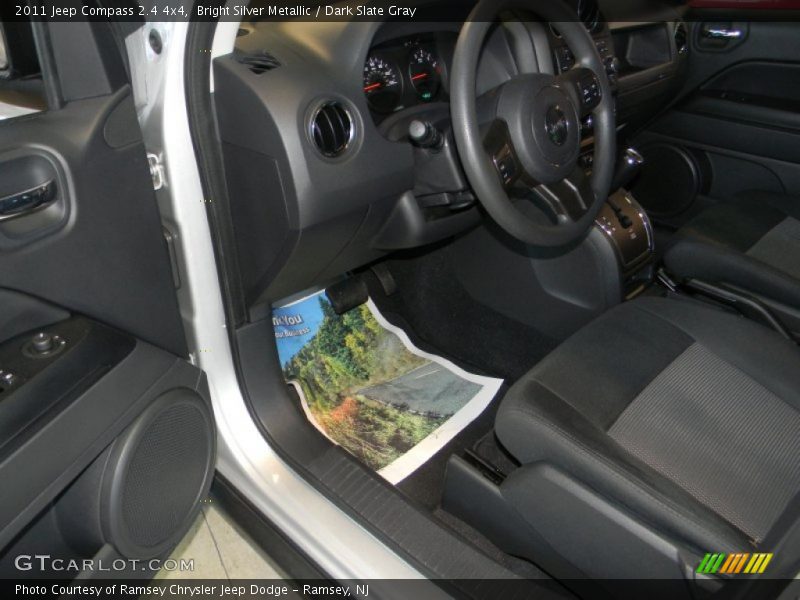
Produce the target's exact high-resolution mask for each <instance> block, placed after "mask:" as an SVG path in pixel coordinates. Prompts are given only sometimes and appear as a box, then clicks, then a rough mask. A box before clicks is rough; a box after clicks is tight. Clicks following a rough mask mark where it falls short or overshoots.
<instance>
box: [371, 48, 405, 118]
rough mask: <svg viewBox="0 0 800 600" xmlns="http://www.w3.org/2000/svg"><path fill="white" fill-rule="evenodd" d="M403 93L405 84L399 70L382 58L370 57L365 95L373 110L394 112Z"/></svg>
mask: <svg viewBox="0 0 800 600" xmlns="http://www.w3.org/2000/svg"><path fill="white" fill-rule="evenodd" d="M402 92H403V84H402V82H401V81H400V76H399V74H398V72H397V70H396V69H395V68H394V67H393V66H392V65H390V64H389V63H388V62H387V61H385V60H383V59H382V58H378V57H377V56H370V57H369V58H368V59H367V63H366V64H365V65H364V93H365V94H366V96H367V102H369V105H370V106H371V107H372V108H373V110H376V111H377V112H381V113H389V112H392V111H393V110H394V109H395V108H397V104H398V103H399V102H400V96H401V95H402Z"/></svg>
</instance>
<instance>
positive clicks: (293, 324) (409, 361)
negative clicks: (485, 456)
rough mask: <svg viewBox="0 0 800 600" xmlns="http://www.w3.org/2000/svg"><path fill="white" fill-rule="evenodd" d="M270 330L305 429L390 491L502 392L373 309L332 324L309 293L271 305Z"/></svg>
mask: <svg viewBox="0 0 800 600" xmlns="http://www.w3.org/2000/svg"><path fill="white" fill-rule="evenodd" d="M273 325H274V328H275V337H276V341H277V345H278V355H279V358H280V361H281V365H282V368H283V372H284V375H285V377H286V379H287V381H288V382H289V383H291V384H292V385H294V386H295V388H296V389H297V391H298V395H299V397H300V402H301V405H302V407H303V410H304V412H305V414H306V416H307V417H308V419H309V421H311V422H312V423H313V424H314V426H315V427H317V429H319V431H320V432H322V433H323V435H325V436H327V437H328V438H329V439H330V440H332V441H333V442H334V443H337V444H339V445H341V446H342V447H343V448H345V449H346V450H348V451H349V452H350V453H352V454H353V455H355V456H356V457H358V458H359V459H360V460H361V461H363V462H364V463H365V464H367V465H368V466H370V467H371V468H373V469H374V470H376V471H377V472H378V473H379V474H380V475H382V476H383V477H384V478H385V479H386V480H388V481H389V482H390V483H394V484H396V483H399V482H400V481H402V480H403V479H405V478H406V477H408V476H409V475H410V474H411V473H413V472H414V471H416V470H417V469H419V467H421V466H422V465H424V464H425V463H426V462H427V461H428V460H430V459H431V457H433V456H434V455H436V454H437V453H438V452H439V451H440V450H442V449H443V448H444V447H445V446H446V445H447V444H448V443H449V442H450V441H451V440H453V439H454V438H455V437H456V436H457V435H458V434H459V433H460V432H461V431H463V430H464V429H465V428H467V426H468V425H469V424H470V423H472V422H473V421H474V420H475V419H476V418H477V417H478V416H479V415H481V413H483V412H484V410H485V409H486V407H487V406H488V405H489V404H490V403H491V401H492V399H493V398H494V397H495V395H496V394H497V392H498V390H499V389H500V386H501V385H502V383H503V380H502V379H495V378H490V377H484V376H480V375H476V374H474V373H470V372H468V371H466V370H464V369H462V368H460V367H458V366H456V365H455V364H453V363H452V362H450V361H449V360H446V359H444V358H442V357H440V356H436V355H434V354H431V353H428V352H424V351H422V350H420V349H419V348H417V347H416V346H414V344H412V342H411V340H410V339H409V338H408V336H407V335H406V334H405V332H404V331H402V330H401V329H399V328H398V327H395V326H394V325H392V324H390V323H389V322H388V321H387V320H386V319H385V318H384V317H383V316H382V315H381V313H380V312H379V311H378V309H377V307H376V306H375V305H374V304H373V303H372V301H370V302H368V303H367V304H365V305H362V306H360V307H358V308H355V309H353V310H351V311H349V312H347V313H345V314H343V315H337V314H335V312H334V311H333V308H332V306H331V305H330V303H329V302H328V300H327V298H326V297H325V295H324V293H323V292H322V291H317V292H314V293H312V294H309V295H307V296H304V297H301V298H299V299H297V300H294V301H290V302H286V303H279V305H278V306H276V307H275V308H273Z"/></svg>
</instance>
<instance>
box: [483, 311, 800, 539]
mask: <svg viewBox="0 0 800 600" xmlns="http://www.w3.org/2000/svg"><path fill="white" fill-rule="evenodd" d="M798 366H800V350H798V348H797V347H796V346H795V345H794V344H792V343H790V342H787V341H786V340H784V339H782V338H781V337H779V336H777V335H775V334H774V333H773V332H771V331H769V330H767V329H766V328H763V327H761V326H760V325H757V324H755V323H752V322H750V321H747V320H745V319H743V318H741V317H738V316H735V315H733V314H730V313H727V312H723V311H720V310H718V309H716V308H711V307H709V306H706V305H701V304H699V303H696V302H694V301H689V300H678V299H664V298H643V299H640V300H636V301H633V302H629V303H625V304H623V305H621V306H619V307H617V308H615V309H613V310H612V311H609V312H608V313H606V314H605V315H604V316H603V317H601V318H600V319H598V320H596V321H594V322H593V323H591V324H590V325H589V326H587V327H585V328H584V329H583V330H581V331H579V332H578V333H577V334H576V335H574V336H573V337H572V338H570V339H569V340H567V341H566V342H564V343H563V344H562V345H561V346H559V347H558V348H557V349H556V350H555V351H554V352H553V353H552V354H551V355H549V356H548V357H547V358H546V359H545V360H543V361H542V362H541V363H539V364H538V365H537V366H536V367H535V368H534V369H532V370H531V371H530V372H529V373H528V374H527V375H526V376H525V377H523V378H522V379H521V380H520V381H519V382H517V383H516V384H515V385H514V386H513V387H512V388H511V390H509V392H508V394H507V395H506V397H505V399H504V400H503V402H502V404H501V406H500V409H499V412H498V416H497V421H496V433H497V436H498V438H499V440H500V441H501V443H502V444H503V445H504V446H505V447H506V448H507V449H508V451H509V452H511V454H512V455H514V456H515V457H516V458H517V459H518V460H519V461H520V462H522V463H533V462H539V461H544V462H549V463H552V464H554V465H556V466H558V467H559V468H561V469H563V470H565V471H566V472H567V473H569V474H571V475H572V476H574V477H577V478H578V479H580V480H582V481H583V482H584V483H586V484H587V485H589V486H591V487H593V488H594V489H596V490H598V491H600V492H601V493H603V494H604V495H606V496H607V497H608V498H611V499H613V500H614V501H616V502H618V503H619V504H621V505H623V506H624V507H626V508H627V509H629V510H630V511H632V512H633V513H635V514H636V515H637V516H638V517H639V518H640V519H642V520H644V521H646V522H648V523H650V524H651V525H653V526H656V527H657V528H659V529H660V530H663V531H665V532H667V533H669V534H671V535H673V536H677V537H679V538H681V539H683V540H686V541H688V542H690V543H691V544H693V545H694V546H696V547H697V548H698V549H699V550H701V551H706V549H708V548H711V549H715V550H717V549H718V550H720V551H724V550H728V551H741V550H742V549H745V548H747V547H749V546H753V547H757V546H759V545H761V544H762V543H766V542H770V541H771V540H772V539H774V538H775V537H779V536H780V535H781V534H782V531H779V530H782V529H785V522H781V519H782V517H783V516H784V514H785V513H786V512H787V511H788V510H790V509H791V507H792V505H793V502H794V500H793V499H794V498H795V496H796V495H797V494H798V492H800V369H798ZM779 522H780V525H778V523H779Z"/></svg>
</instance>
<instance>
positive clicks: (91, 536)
mask: <svg viewBox="0 0 800 600" xmlns="http://www.w3.org/2000/svg"><path fill="white" fill-rule="evenodd" d="M32 32H33V34H34V36H35V38H36V41H37V45H38V49H39V51H40V52H39V59H40V61H39V62H40V64H41V66H42V69H43V77H42V81H43V82H44V83H46V85H47V89H46V92H47V98H48V99H49V102H48V106H47V108H46V110H43V111H40V112H35V113H32V114H28V115H26V116H24V117H19V118H14V119H8V120H5V121H0V480H2V481H3V482H4V485H3V491H2V494H0V577H31V576H40V575H42V574H40V573H31V572H22V573H20V572H18V571H15V569H14V568H13V564H12V563H13V560H12V559H13V556H15V555H16V554H17V553H19V552H20V550H21V549H25V548H31V547H32V546H35V551H36V552H37V553H47V552H48V551H49V552H51V553H53V555H54V556H59V557H62V558H67V559H72V558H91V557H93V556H98V555H102V556H105V557H114V556H120V557H126V558H149V557H152V556H160V555H161V554H162V553H163V552H165V551H167V550H168V549H169V548H170V547H171V546H172V545H174V544H175V543H177V542H178V541H179V539H180V538H181V537H182V535H183V533H184V532H185V530H186V529H188V527H189V525H190V524H191V522H192V520H193V517H194V516H195V515H196V514H197V512H198V511H199V506H200V502H201V500H202V499H203V497H204V496H205V495H206V494H207V492H208V488H209V486H210V484H211V479H212V477H213V465H214V458H215V456H214V454H215V434H214V428H213V418H212V416H211V409H210V402H209V394H208V387H207V385H206V382H205V376H204V374H203V373H202V371H200V370H199V369H197V368H196V367H194V366H193V365H191V364H190V363H189V362H188V361H187V357H188V355H189V353H188V348H187V343H186V339H185V336H184V332H183V327H182V321H181V316H180V311H179V308H178V303H177V297H176V285H177V284H176V282H179V278H178V277H174V276H173V272H172V267H171V262H170V258H169V253H168V249H167V245H166V242H165V239H164V236H163V233H162V224H161V219H160V214H159V211H158V206H157V199H156V196H155V193H154V191H153V184H152V181H151V178H150V173H149V169H148V164H147V156H146V150H145V147H144V144H143V141H142V136H141V132H140V130H139V126H138V119H137V115H136V109H135V106H134V102H133V98H132V95H131V90H130V87H129V85H128V83H127V74H126V69H125V63H124V60H123V57H122V56H121V55H120V53H119V48H120V47H122V44H120V43H119V40H115V39H114V38H113V35H112V33H111V30H110V28H109V25H108V24H106V23H93V24H90V23H52V24H44V23H40V24H35V25H34V26H32ZM11 50H14V49H11ZM4 83H9V82H3V81H2V80H1V79H0V92H2V91H3V88H4ZM5 97H7V98H8V97H10V96H8V95H6V96H5ZM132 481H135V482H136V485H135V486H133V487H132V484H131V482H132ZM165 482H169V484H170V485H169V486H167V485H165ZM132 490H133V491H132ZM132 494H133V496H132ZM136 494H143V495H141V496H136ZM131 506H132V507H134V509H130V508H129V507H131ZM148 523H155V524H156V525H157V527H155V528H152V527H151V528H150V529H148ZM63 575H65V574H62V576H63ZM70 575H74V576H77V575H79V573H67V574H66V576H70ZM83 575H84V576H91V575H92V574H91V573H84V574H83ZM144 575H145V576H147V575H148V574H147V573H145V574H144ZM138 576H142V574H141V573H140V574H138Z"/></svg>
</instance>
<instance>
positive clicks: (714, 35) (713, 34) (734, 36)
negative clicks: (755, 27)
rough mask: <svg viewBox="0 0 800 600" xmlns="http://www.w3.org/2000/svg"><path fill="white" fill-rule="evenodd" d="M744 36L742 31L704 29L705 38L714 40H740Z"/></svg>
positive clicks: (721, 28)
mask: <svg viewBox="0 0 800 600" xmlns="http://www.w3.org/2000/svg"><path fill="white" fill-rule="evenodd" d="M743 35H744V31H742V30H741V29H728V28H727V27H704V28H703V36H704V37H707V38H711V39H713V40H738V39H740V38H741V37H742V36H743Z"/></svg>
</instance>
